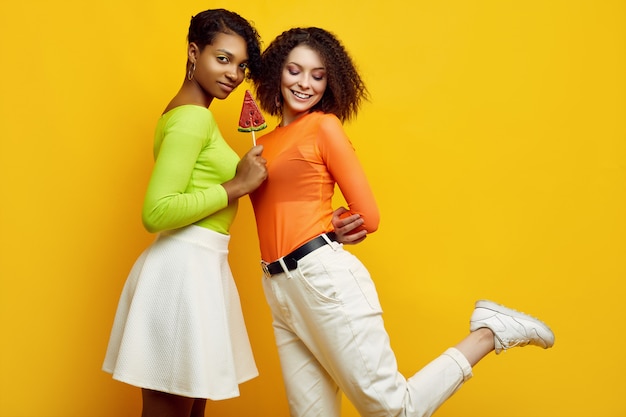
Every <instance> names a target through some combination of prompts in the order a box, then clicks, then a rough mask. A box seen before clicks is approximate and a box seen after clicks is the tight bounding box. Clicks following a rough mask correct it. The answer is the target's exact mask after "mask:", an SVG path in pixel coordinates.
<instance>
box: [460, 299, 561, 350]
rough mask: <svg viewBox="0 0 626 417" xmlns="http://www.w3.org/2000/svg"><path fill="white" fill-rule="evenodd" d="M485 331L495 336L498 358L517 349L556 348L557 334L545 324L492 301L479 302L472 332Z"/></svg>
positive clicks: (472, 320)
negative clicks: (499, 355)
mask: <svg viewBox="0 0 626 417" xmlns="http://www.w3.org/2000/svg"><path fill="white" fill-rule="evenodd" d="M482 327H486V328H488V329H490V330H491V331H492V332H493V334H494V335H495V338H494V339H495V344H496V354H498V353H500V352H502V351H503V350H507V349H510V348H512V347H515V346H526V345H535V346H539V347H542V348H544V349H547V348H549V347H552V345H554V333H552V330H550V328H549V327H548V326H546V325H545V323H543V322H542V321H540V320H538V319H536V318H534V317H531V316H529V315H528V314H524V313H520V312H519V311H515V310H512V309H510V308H507V307H504V306H502V305H500V304H496V303H494V302H492V301H487V300H480V301H477V302H476V308H475V309H474V313H473V314H472V318H471V319H470V331H472V332H473V331H475V330H478V329H480V328H482Z"/></svg>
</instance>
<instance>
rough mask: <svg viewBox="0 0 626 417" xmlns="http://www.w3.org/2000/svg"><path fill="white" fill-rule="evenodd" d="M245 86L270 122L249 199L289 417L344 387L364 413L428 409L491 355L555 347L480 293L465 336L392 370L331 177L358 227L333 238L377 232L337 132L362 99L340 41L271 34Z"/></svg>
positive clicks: (315, 408) (332, 416)
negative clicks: (405, 372) (413, 365)
mask: <svg viewBox="0 0 626 417" xmlns="http://www.w3.org/2000/svg"><path fill="white" fill-rule="evenodd" d="M253 82H254V84H255V87H256V91H257V97H258V100H259V102H260V104H261V107H262V108H263V109H264V110H265V111H267V112H268V113H270V114H272V115H275V116H278V117H279V118H280V124H279V126H278V127H277V128H276V129H275V130H274V131H272V132H270V133H268V134H267V135H265V136H263V137H261V138H260V139H259V143H260V144H262V145H263V146H264V151H263V156H264V157H265V158H266V160H267V166H268V178H267V180H266V181H265V182H264V183H263V184H262V185H261V186H260V187H259V188H257V189H256V190H255V191H254V192H252V193H251V194H250V198H251V200H252V204H253V207H254V212H255V216H256V221H257V229H258V236H259V241H260V247H261V256H262V258H263V260H264V261H262V266H263V270H264V275H265V277H264V280H263V287H264V291H265V295H266V298H267V301H268V304H269V306H270V309H271V311H272V317H273V327H274V335H275V339H276V344H277V346H278V352H279V355H280V361H281V367H282V371H283V378H284V381H285V385H286V389H287V396H288V399H289V407H290V411H291V415H292V416H294V417H304V416H307V417H312V416H319V417H336V416H339V414H340V399H341V392H342V391H343V392H344V393H345V394H346V396H347V397H348V399H349V400H350V401H351V402H352V403H353V404H354V406H355V407H356V408H357V410H358V411H359V412H360V414H361V415H362V416H368V417H369V416H371V417H374V416H377V417H379V416H400V415H402V416H411V417H416V416H429V415H431V414H432V413H433V412H434V411H435V410H436V409H437V408H438V407H439V406H440V405H441V404H442V403H443V402H444V401H445V400H446V399H447V398H449V397H450V396H451V395H452V394H453V393H454V392H455V391H456V390H457V389H458V388H459V387H460V386H461V385H462V384H463V382H464V381H466V380H468V379H469V378H470V377H471V375H472V367H473V366H474V365H475V364H476V363H477V362H478V361H479V360H480V359H482V358H483V357H484V356H486V355H487V354H489V353H490V352H492V351H494V350H495V352H496V353H500V352H501V351H502V350H505V349H509V348H512V347H514V346H524V345H529V344H530V345H536V346H540V347H543V348H548V347H551V346H552V345H553V343H554V334H553V333H552V331H551V330H550V329H549V328H548V327H547V326H546V325H545V324H543V323H542V322H540V321H539V320H537V319H534V318H532V317H530V316H528V315H526V314H524V313H520V312H517V311H515V310H511V309H508V308H506V307H503V306H501V305H498V304H496V303H493V302H491V301H486V300H481V301H478V302H477V303H476V305H475V309H474V312H473V315H472V318H471V320H470V333H469V335H467V336H466V337H464V338H463V339H462V340H461V341H460V342H459V343H458V344H457V345H456V346H455V347H451V348H449V349H447V350H446V351H445V352H443V353H442V354H441V355H440V356H439V357H437V358H436V359H434V360H433V361H432V362H431V363H429V364H428V365H427V366H426V367H424V368H423V369H422V370H420V371H419V372H417V373H416V374H415V375H413V376H412V377H410V378H409V379H408V380H407V379H406V378H405V377H404V376H402V375H401V374H400V373H399V372H398V366H397V363H396V359H395V356H394V353H393V351H392V350H391V347H390V343H389V337H388V335H387V332H386V331H385V327H384V324H383V319H382V310H381V307H380V303H379V300H378V295H377V293H376V289H375V286H374V283H373V281H372V279H371V277H370V275H369V273H368V271H367V270H366V268H365V267H364V266H363V264H362V263H361V262H360V261H359V260H358V259H357V258H356V257H355V256H353V255H352V254H350V253H349V252H347V251H345V250H344V249H343V246H342V244H341V243H339V242H338V241H337V239H336V234H335V233H333V232H332V230H333V225H335V226H337V225H336V223H335V221H334V220H333V218H332V213H333V210H332V196H333V192H334V189H335V184H337V185H338V186H339V189H340V191H341V193H342V194H343V196H344V198H345V200H346V202H347V203H348V207H349V210H347V209H344V210H345V211H346V212H347V213H349V214H350V215H351V216H356V217H359V220H358V222H359V223H358V224H359V225H360V226H359V228H358V229H356V230H357V231H356V233H354V234H353V235H352V237H353V241H352V242H348V241H347V240H346V239H341V241H342V242H343V243H356V242H360V241H361V240H363V239H364V237H365V236H366V234H367V233H372V232H374V231H376V229H377V228H378V222H379V212H378V208H377V206H376V202H375V200H374V196H373V193H372V191H371V189H370V186H369V184H368V182H367V179H366V176H365V173H364V172H363V169H362V167H361V165H360V163H359V161H358V159H357V156H356V154H355V151H354V149H353V146H352V144H351V142H350V140H349V139H348V137H347V136H346V134H345V132H344V130H343V128H342V122H344V121H346V120H348V119H351V118H353V117H354V116H355V115H356V113H357V110H358V108H359V105H360V104H361V101H362V100H363V99H366V98H367V90H366V88H365V85H364V83H363V80H362V79H361V77H360V76H359V73H358V72H357V70H356V68H355V66H354V64H353V62H352V60H351V58H350V57H349V55H348V53H347V52H346V51H345V49H344V47H343V46H342V44H341V43H340V42H339V41H338V40H337V39H336V38H335V37H334V36H333V35H332V34H331V33H329V32H327V31H325V30H323V29H319V28H314V27H311V28H295V29H291V30H288V31H286V32H284V33H283V34H281V35H280V36H278V37H277V38H276V39H275V40H274V41H273V42H272V43H271V44H270V45H269V46H268V48H267V49H266V50H265V51H264V52H263V55H262V65H261V71H260V72H259V73H258V76H256V75H255V76H254V77H253ZM351 224H352V225H356V224H357V223H356V222H352V223H351ZM346 227H347V226H346Z"/></svg>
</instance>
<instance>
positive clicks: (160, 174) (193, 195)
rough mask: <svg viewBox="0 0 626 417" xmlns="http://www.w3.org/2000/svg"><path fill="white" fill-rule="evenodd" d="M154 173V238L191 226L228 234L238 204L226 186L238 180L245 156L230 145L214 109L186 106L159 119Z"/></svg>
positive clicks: (150, 212)
mask: <svg viewBox="0 0 626 417" xmlns="http://www.w3.org/2000/svg"><path fill="white" fill-rule="evenodd" d="M154 157H155V163H154V169H153V171H152V175H151V177H150V181H149V183H148V189H147V191H146V196H145V199H144V205H143V212H142V219H143V224H144V226H145V228H146V230H148V231H149V232H151V233H156V232H161V231H163V230H169V229H176V228H180V227H183V226H187V225H190V224H196V225H198V226H202V227H206V228H208V229H211V230H214V231H216V232H218V233H222V234H228V231H229V229H230V225H231V224H232V222H233V220H234V219H235V216H236V214H237V201H236V200H235V201H234V202H232V203H231V204H228V195H227V193H226V190H225V189H224V187H223V186H222V185H221V184H223V183H224V182H226V181H228V180H231V179H232V178H233V177H234V176H235V172H236V169H237V163H238V162H239V156H238V155H237V154H236V153H235V151H233V150H232V148H231V147H230V146H229V145H228V144H227V143H226V141H225V140H224V138H223V137H222V134H221V132H220V130H219V128H218V126H217V123H216V122H215V119H214V118H213V115H212V113H211V112H210V111H209V109H207V108H205V107H202V106H196V105H184V106H179V107H176V108H174V109H172V110H170V111H168V112H167V113H165V114H164V115H163V116H161V118H160V119H159V121H158V123H157V126H156V131H155V137H154Z"/></svg>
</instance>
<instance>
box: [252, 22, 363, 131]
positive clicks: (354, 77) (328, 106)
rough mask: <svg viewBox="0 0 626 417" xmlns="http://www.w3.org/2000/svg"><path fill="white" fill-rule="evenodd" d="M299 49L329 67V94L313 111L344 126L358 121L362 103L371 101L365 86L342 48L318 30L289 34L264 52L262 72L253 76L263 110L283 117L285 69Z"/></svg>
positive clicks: (322, 31) (309, 29)
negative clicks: (305, 49)
mask: <svg viewBox="0 0 626 417" xmlns="http://www.w3.org/2000/svg"><path fill="white" fill-rule="evenodd" d="M299 45H306V46H308V47H309V48H311V49H313V50H314V51H316V52H317V53H318V54H319V55H320V57H321V59H322V62H323V63H324V66H325V67H326V74H327V80H328V83H327V87H326V91H324V96H323V97H322V99H321V100H320V101H319V102H318V103H317V104H316V105H315V106H314V107H313V108H312V109H311V111H321V112H324V113H332V114H334V115H335V116H337V117H338V118H339V120H341V121H342V122H343V121H346V120H350V119H352V118H353V117H355V116H356V114H357V112H358V110H359V107H360V106H361V102H362V100H364V99H365V100H367V99H368V91H367V88H366V87H365V83H364V82H363V79H362V78H361V76H360V75H359V73H358V71H357V69H356V66H355V65H354V62H353V61H352V58H351V57H350V55H349V54H348V52H347V51H346V49H345V48H344V46H343V44H342V43H341V42H340V41H339V40H338V39H337V38H336V37H335V35H333V34H332V33H330V32H328V31H326V30H324V29H320V28H317V27H308V28H293V29H290V30H287V31H285V32H283V33H282V34H281V35H279V36H278V37H277V38H276V39H274V40H273V41H272V43H271V44H270V45H269V46H268V47H267V49H266V50H265V51H264V52H263V54H262V55H261V70H260V71H259V72H258V74H253V75H252V76H251V79H252V82H253V84H254V87H255V90H256V96H257V99H258V101H259V104H260V106H261V108H262V109H263V110H265V111H267V112H268V113H269V114H271V115H273V116H278V117H280V116H281V110H282V102H283V97H282V95H281V94H280V83H281V77H282V72H283V68H284V65H285V61H286V59H287V56H288V55H289V53H290V52H291V51H292V50H293V49H294V48H295V47H297V46H299Z"/></svg>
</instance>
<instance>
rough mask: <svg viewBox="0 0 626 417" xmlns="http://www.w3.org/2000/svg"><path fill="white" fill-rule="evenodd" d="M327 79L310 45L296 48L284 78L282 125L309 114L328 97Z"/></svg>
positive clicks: (282, 85)
mask: <svg viewBox="0 0 626 417" xmlns="http://www.w3.org/2000/svg"><path fill="white" fill-rule="evenodd" d="M326 85H327V78H326V68H325V67H324V63H323V62H322V59H321V57H320V55H319V54H318V53H317V52H316V51H314V50H313V49H311V48H309V47H308V46H306V45H300V46H296V47H295V48H294V49H293V50H292V51H291V52H290V53H289V55H288V56H287V59H286V61H285V65H284V66H283V71H282V75H281V82H280V90H281V94H282V96H283V115H282V125H283V126H286V125H288V124H289V123H291V122H293V121H294V120H296V119H297V118H299V117H301V116H303V115H305V114H306V113H308V112H309V111H310V110H311V108H313V106H315V105H316V104H317V103H319V101H320V100H321V99H322V97H323V96H324V91H326Z"/></svg>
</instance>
